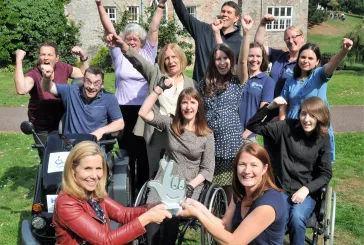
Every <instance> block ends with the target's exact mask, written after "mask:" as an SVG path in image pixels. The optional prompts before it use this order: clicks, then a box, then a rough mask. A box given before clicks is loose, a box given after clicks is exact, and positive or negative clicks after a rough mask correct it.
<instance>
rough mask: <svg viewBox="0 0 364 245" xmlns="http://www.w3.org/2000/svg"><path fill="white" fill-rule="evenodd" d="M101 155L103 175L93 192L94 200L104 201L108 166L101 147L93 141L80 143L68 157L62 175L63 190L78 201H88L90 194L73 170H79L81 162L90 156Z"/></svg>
mask: <svg viewBox="0 0 364 245" xmlns="http://www.w3.org/2000/svg"><path fill="white" fill-rule="evenodd" d="M95 155H100V156H101V159H102V172H103V175H102V177H101V179H100V181H99V183H98V184H97V186H96V188H95V190H94V191H93V198H94V199H96V200H97V201H102V200H103V199H104V198H105V197H106V196H107V193H106V181H107V166H106V161H105V158H104V152H103V151H102V150H101V148H100V146H99V145H98V144H96V143H95V142H92V141H83V142H81V143H78V144H77V145H76V146H75V147H74V148H73V149H72V151H71V152H70V154H69V155H68V157H67V160H66V164H65V165H64V171H63V175H62V190H63V191H64V192H65V193H67V194H68V195H70V196H72V197H74V198H76V199H78V200H87V199H88V197H89V193H88V191H87V190H85V189H84V188H83V187H81V186H80V185H79V184H78V183H77V181H76V178H75V176H74V174H73V170H74V169H76V168H77V166H78V165H79V164H80V161H81V160H82V159H84V158H85V157H88V156H95Z"/></svg>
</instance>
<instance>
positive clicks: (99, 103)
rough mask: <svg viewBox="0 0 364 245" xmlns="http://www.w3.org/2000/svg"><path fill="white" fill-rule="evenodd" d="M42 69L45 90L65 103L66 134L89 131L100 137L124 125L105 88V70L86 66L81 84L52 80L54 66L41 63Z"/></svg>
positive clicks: (115, 104) (116, 102)
mask: <svg viewBox="0 0 364 245" xmlns="http://www.w3.org/2000/svg"><path fill="white" fill-rule="evenodd" d="M41 69H42V72H43V80H42V87H43V89H44V91H48V92H50V93H52V94H53V95H55V96H60V97H61V99H62V101H63V104H64V106H65V109H66V117H65V127H64V132H65V133H88V134H93V135H95V136H96V138H97V140H100V139H101V138H102V136H103V135H104V134H109V133H113V132H117V131H120V130H122V129H123V128H124V120H123V116H122V115H121V112H120V109H119V104H118V101H117V100H116V97H115V96H114V95H113V94H111V93H109V92H106V91H105V90H104V73H103V72H102V70H101V69H100V68H98V67H89V68H87V69H86V71H85V75H84V80H83V85H82V86H81V87H78V86H76V85H70V84H57V83H54V82H53V81H52V80H51V77H52V74H53V71H54V70H53V67H52V66H50V65H42V66H41Z"/></svg>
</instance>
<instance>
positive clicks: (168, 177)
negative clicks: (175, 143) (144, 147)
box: [148, 159, 186, 215]
mask: <svg viewBox="0 0 364 245" xmlns="http://www.w3.org/2000/svg"><path fill="white" fill-rule="evenodd" d="M159 165H160V167H161V168H162V170H163V172H162V182H159V181H158V180H151V181H149V182H148V187H152V188H154V189H155V190H156V191H157V193H158V196H159V197H160V199H161V201H162V203H164V204H165V205H167V209H168V211H169V212H170V213H171V214H172V215H176V214H177V213H178V211H179V210H181V209H182V208H181V206H180V202H181V201H182V200H183V197H184V196H185V193H186V179H185V178H180V177H178V176H174V175H173V174H172V171H173V169H174V165H175V161H173V160H170V161H166V160H165V159H161V160H160V162H159Z"/></svg>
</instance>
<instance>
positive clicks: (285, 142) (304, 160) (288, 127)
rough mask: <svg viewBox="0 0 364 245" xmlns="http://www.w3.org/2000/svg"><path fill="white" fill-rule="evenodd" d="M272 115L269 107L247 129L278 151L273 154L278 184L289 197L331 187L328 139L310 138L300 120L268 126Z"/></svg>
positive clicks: (264, 108) (249, 123)
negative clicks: (301, 191)
mask: <svg viewBox="0 0 364 245" xmlns="http://www.w3.org/2000/svg"><path fill="white" fill-rule="evenodd" d="M269 112H270V110H269V109H268V108H267V106H264V107H263V108H261V109H260V110H259V111H258V112H257V113H256V114H255V115H254V116H253V117H252V118H251V119H250V120H249V122H248V125H247V129H249V130H250V131H252V132H254V133H257V134H260V135H263V136H264V137H267V138H269V139H270V143H271V144H275V146H274V148H275V149H277V151H275V152H271V154H272V155H274V156H273V159H272V166H273V171H274V174H275V176H276V184H277V185H278V186H279V187H281V188H282V189H283V190H285V191H286V192H287V193H289V194H293V193H295V192H296V191H297V190H298V189H300V188H301V187H302V186H306V187H307V188H308V189H309V190H310V194H312V193H313V192H315V191H317V190H318V189H320V188H321V187H322V186H324V185H326V184H328V183H329V181H330V179H331V177H332V170H331V163H330V138H329V135H326V136H319V135H317V134H316V133H313V134H311V135H310V136H307V135H306V134H305V132H304V130H303V128H302V126H301V123H300V121H299V120H297V119H286V120H282V121H278V122H269V123H266V122H265V121H264V119H265V117H266V115H267V114H268V113H269ZM278 149H279V150H278Z"/></svg>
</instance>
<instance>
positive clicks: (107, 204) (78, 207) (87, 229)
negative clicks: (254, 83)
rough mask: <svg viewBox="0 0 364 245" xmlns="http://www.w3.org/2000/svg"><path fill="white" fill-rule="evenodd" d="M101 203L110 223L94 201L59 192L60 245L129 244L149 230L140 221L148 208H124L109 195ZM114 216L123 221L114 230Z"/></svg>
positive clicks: (55, 216)
mask: <svg viewBox="0 0 364 245" xmlns="http://www.w3.org/2000/svg"><path fill="white" fill-rule="evenodd" d="M100 205H101V207H102V209H103V210H104V213H105V218H106V219H107V222H106V223H105V224H103V223H102V222H101V220H100V218H99V217H98V216H97V214H96V213H95V211H94V210H93V209H92V207H91V206H90V204H88V203H87V202H86V201H80V200H77V199H76V198H73V197H71V196H69V195H67V194H66V193H64V192H62V191H61V193H60V194H59V195H58V197H57V200H56V203H55V207H54V213H53V224H54V228H55V230H56V238H57V242H56V244H59V245H66V244H67V245H73V244H86V242H87V243H88V244H118V245H119V244H126V243H128V242H130V241H132V240H134V239H135V238H137V237H138V236H140V235H142V234H143V233H145V229H144V227H143V226H142V224H141V223H140V222H139V219H137V217H139V216H140V215H141V214H143V213H145V212H146V211H147V209H146V208H145V207H137V208H128V207H124V206H122V205H120V204H118V203H117V202H115V201H113V200H112V199H111V198H109V197H106V198H105V199H104V201H102V202H100ZM110 219H112V220H114V221H116V222H118V223H121V224H123V225H122V226H121V227H119V228H117V229H115V230H112V231H110Z"/></svg>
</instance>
